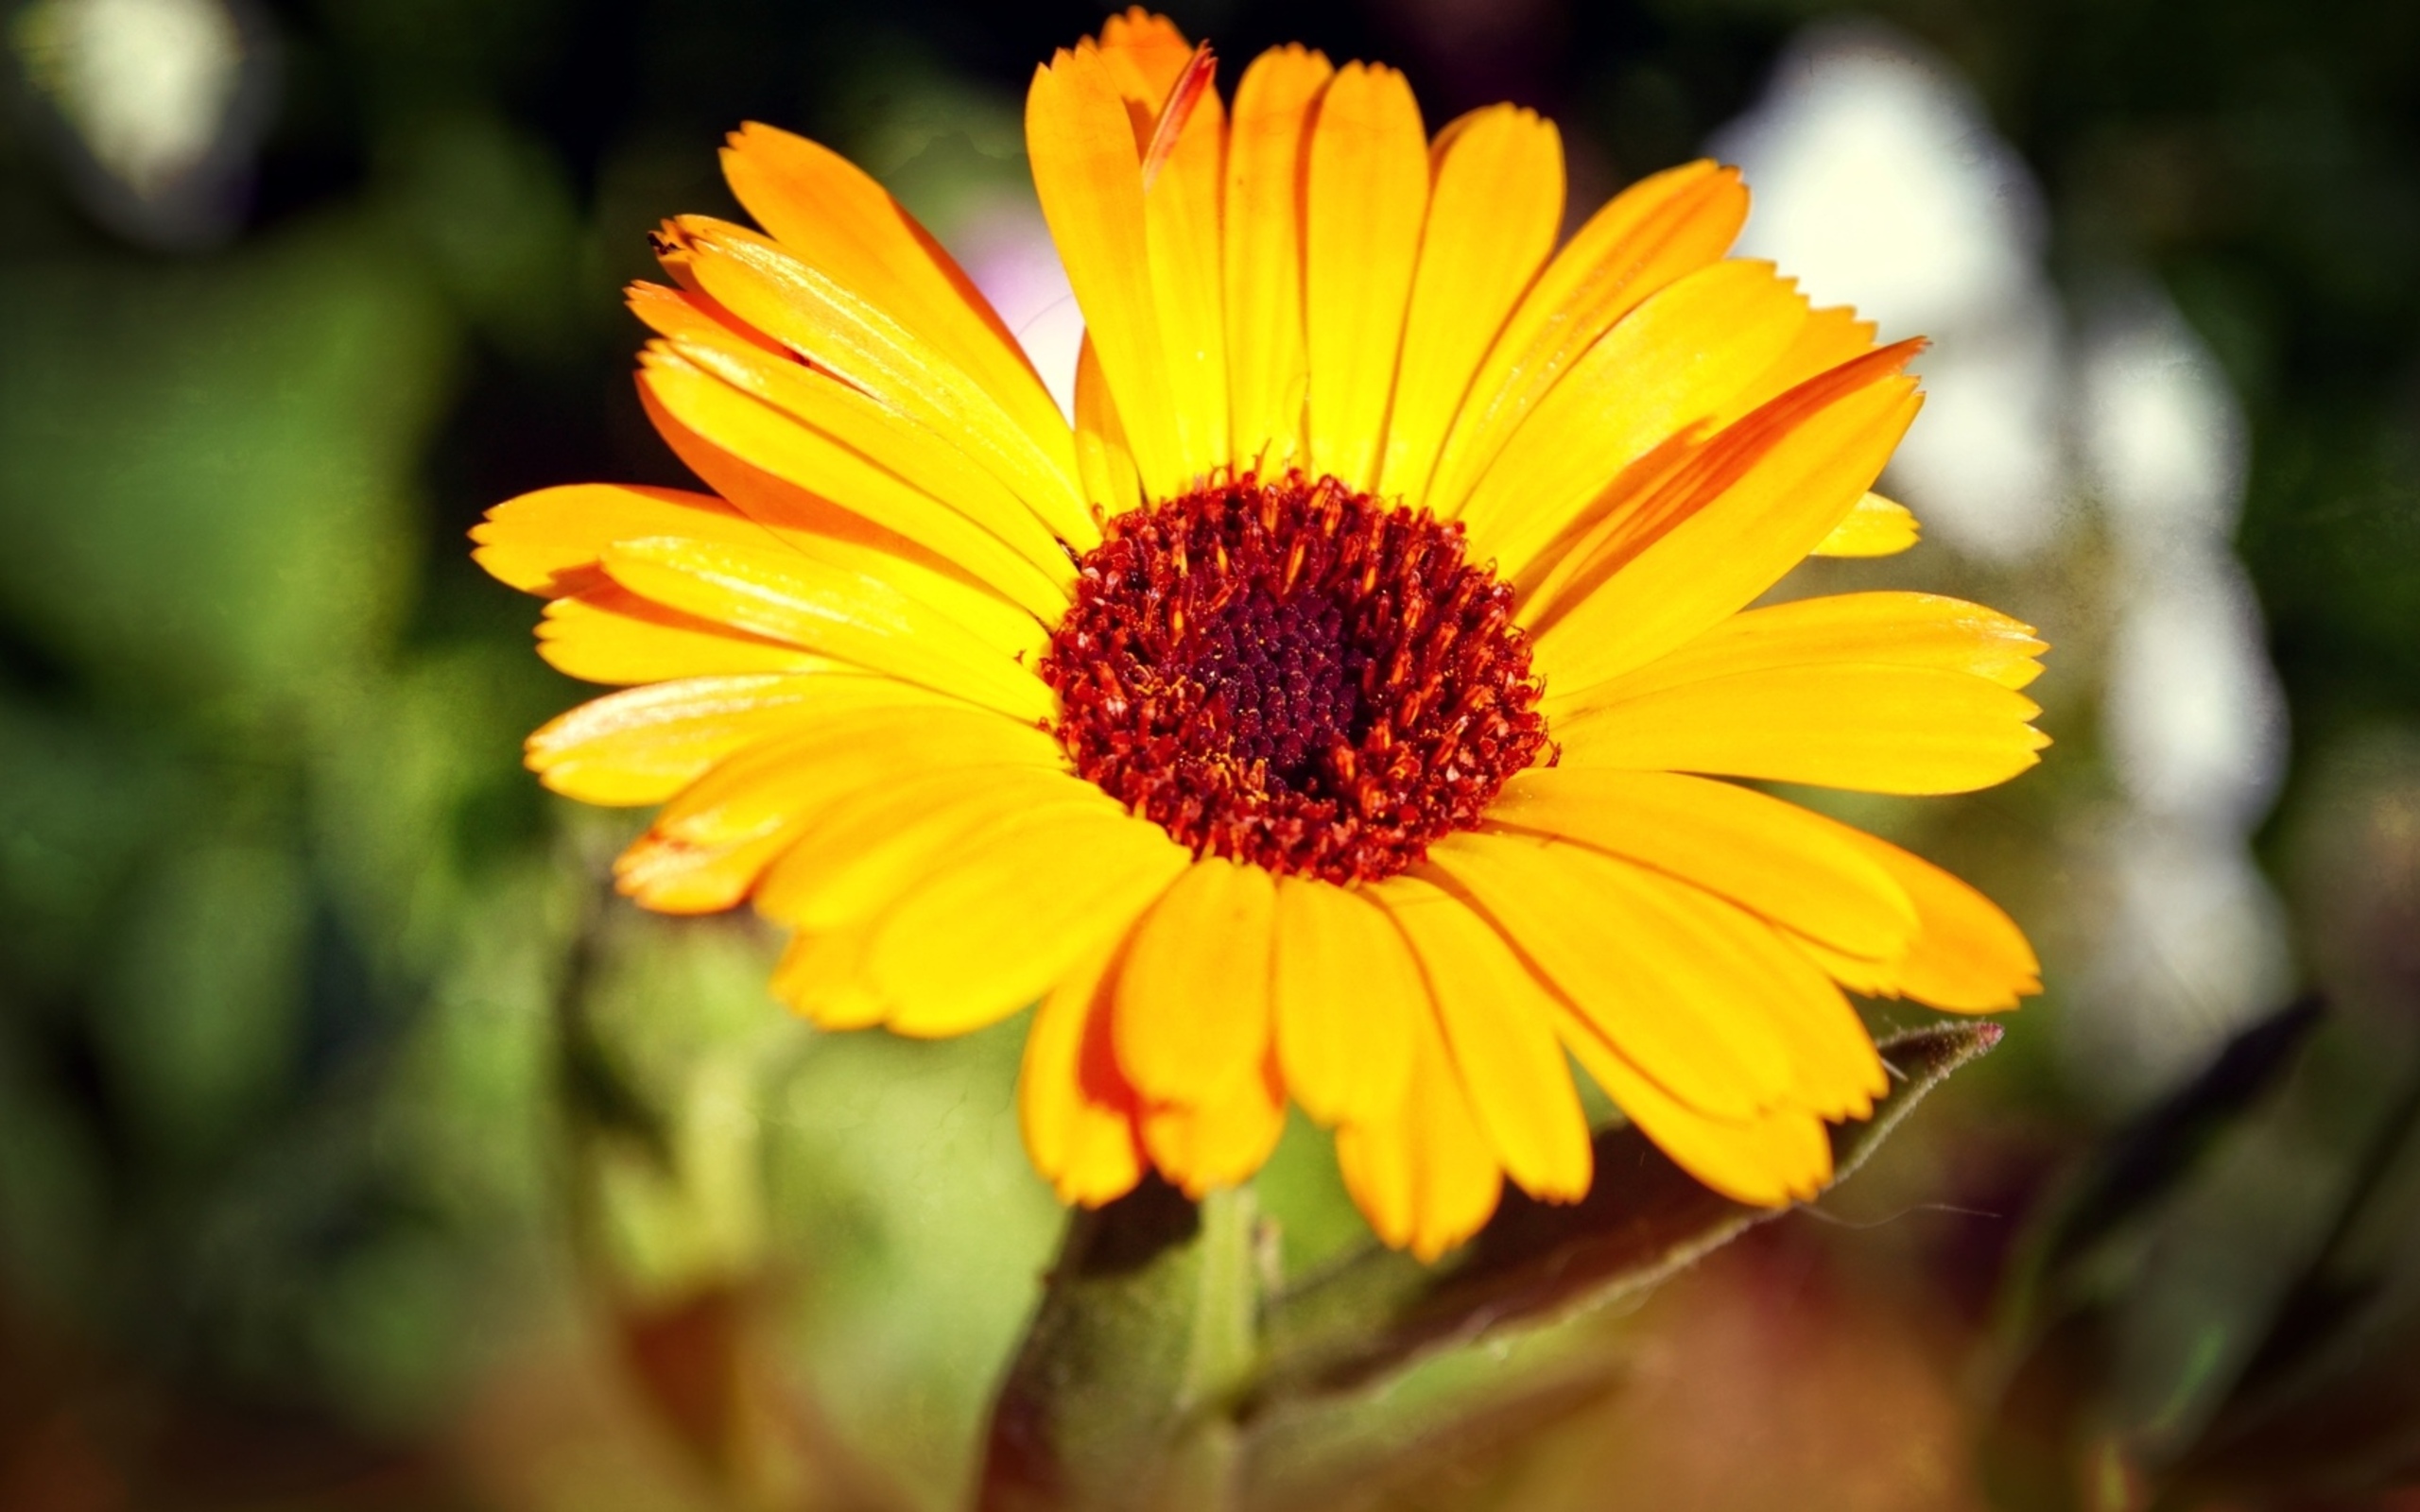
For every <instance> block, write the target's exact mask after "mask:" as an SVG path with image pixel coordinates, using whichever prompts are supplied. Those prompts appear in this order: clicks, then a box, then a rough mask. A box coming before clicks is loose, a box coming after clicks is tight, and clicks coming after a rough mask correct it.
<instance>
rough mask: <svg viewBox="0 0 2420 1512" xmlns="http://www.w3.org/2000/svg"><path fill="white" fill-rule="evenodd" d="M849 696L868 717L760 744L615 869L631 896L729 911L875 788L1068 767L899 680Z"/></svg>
mask: <svg viewBox="0 0 2420 1512" xmlns="http://www.w3.org/2000/svg"><path fill="white" fill-rule="evenodd" d="M842 695H845V696H847V697H848V698H850V699H852V700H854V701H855V703H856V705H857V706H856V707H851V708H837V707H836V708H833V709H831V710H828V711H827V712H825V713H823V714H822V715H821V717H818V718H816V719H813V720H811V721H808V722H807V723H805V724H804V726H803V727H800V728H798V729H796V730H793V731H792V732H790V733H787V734H783V735H778V736H774V737H770V738H768V739H764V740H760V741H757V742H755V743H753V744H752V745H751V746H749V747H745V748H744V749H742V750H741V751H739V752H738V753H737V754H736V755H734V756H732V757H730V758H729V759H727V760H725V761H723V762H722V763H720V764H719V765H717V766H715V767H714V768H712V769H711V770H709V771H708V772H707V773H706V774H705V775H704V776H702V777H700V778H699V779H698V780H697V781H696V782H693V783H691V784H690V785H689V786H688V787H686V788H684V789H683V791H682V792H681V793H680V795H679V796H678V797H676V798H675V799H673V800H672V801H671V802H670V803H668V804H666V806H665V809H664V812H663V813H661V814H659V815H658V816H656V819H655V822H654V824H653V825H651V826H650V827H649V828H648V833H646V834H645V835H643V836H641V837H640V838H639V840H638V841H637V842H636V843H635V844H633V845H632V846H631V848H630V850H629V851H625V852H624V853H623V855H622V857H621V859H620V860H618V861H616V862H615V863H614V876H615V878H616V880H617V882H618V883H619V885H621V887H622V890H623V891H624V892H626V893H628V894H630V895H631V897H633V898H635V899H637V900H638V901H639V902H641V903H642V904H644V905H645V906H647V907H649V908H655V909H660V910H664V911H666V912H673V913H697V912H706V911H711V910H715V909H721V908H728V907H731V906H733V905H734V904H735V903H737V902H739V901H740V900H741V899H743V898H745V897H746V896H747V895H748V893H749V891H750V889H751V888H752V887H753V886H754V885H756V882H757V879H758V878H759V877H760V876H762V875H763V873H764V871H765V869H766V868H768V867H769V866H770V865H771V864H772V863H773V862H774V861H775V859H777V858H778V857H779V856H780V855H781V854H782V852H783V851H786V850H787V849H788V847H789V846H790V845H792V844H793V843H795V842H796V840H797V839H798V837H799V836H800V834H802V833H804V831H805V830H806V829H807V828H808V826H810V825H811V824H813V823H814V822H816V821H817V820H818V819H820V818H821V817H822V816H824V815H825V814H826V813H828V812H829V811H830V809H831V807H832V805H834V804H836V803H839V802H844V801H847V800H848V799H850V798H851V797H853V796H854V795H856V794H858V793H861V792H862V791H864V790H865V789H866V788H867V787H869V786H870V785H873V784H875V783H878V782H888V781H895V780H896V779H897V777H898V775H899V774H900V773H902V772H912V771H916V770H919V769H923V768H926V767H945V766H949V765H1043V766H1051V765H1056V764H1057V763H1058V762H1059V761H1060V760H1062V759H1063V758H1062V757H1061V756H1060V754H1059V753H1058V751H1057V750H1056V746H1057V742H1055V741H1053V740H1051V739H1050V738H1049V737H1048V736H1047V735H1045V734H1043V733H1042V732H1041V731H1039V730H1034V729H1032V728H1031V727H1029V726H1025V725H1020V724H1017V723H1016V722H1014V721H1012V720H1009V719H1004V718H1002V717H1000V716H999V715H997V714H994V713H988V712H986V711H984V710H980V709H977V708H975V707H973V706H971V705H968V704H965V703H961V702H959V701H957V700H955V699H951V698H948V697H945V696H941V695H938V694H934V693H932V692H929V691H928V690H925V689H922V688H917V687H914V686H911V685H909V684H908V683H904V682H898V681H894V680H893V679H889V678H852V679H846V681H845V683H842V682H840V681H839V680H838V679H836V680H835V682H834V684H833V686H832V688H831V689H830V690H829V691H828V692H827V693H826V694H825V696H830V697H836V698H837V697H838V696H842Z"/></svg>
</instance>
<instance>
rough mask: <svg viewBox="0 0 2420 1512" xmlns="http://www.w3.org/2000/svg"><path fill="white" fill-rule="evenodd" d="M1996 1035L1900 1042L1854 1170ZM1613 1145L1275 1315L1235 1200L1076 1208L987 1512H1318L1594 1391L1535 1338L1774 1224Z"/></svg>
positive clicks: (1284, 1296)
mask: <svg viewBox="0 0 2420 1512" xmlns="http://www.w3.org/2000/svg"><path fill="white" fill-rule="evenodd" d="M1999 1038H2000V1030H1999V1027H1998V1026H1997V1024H1992V1023H1979V1022H1961V1023H1951V1024H1944V1025H1940V1026H1937V1027H1933V1028H1927V1029H1919V1030H1915V1031H1912V1032H1910V1033H1908V1034H1904V1035H1900V1036H1897V1037H1895V1038H1893V1039H1892V1040H1888V1041H1886V1042H1885V1043H1884V1045H1883V1046H1882V1047H1881V1048H1882V1051H1883V1054H1884V1057H1885V1058H1886V1059H1887V1060H1888V1061H1889V1063H1890V1064H1891V1066H1892V1067H1893V1070H1894V1072H1896V1073H1897V1085H1896V1086H1894V1087H1893V1089H1892V1091H1890V1093H1889V1094H1888V1095H1887V1096H1885V1097H1884V1098H1883V1099H1882V1100H1881V1101H1880V1102H1878V1103H1877V1104H1876V1108H1875V1114H1874V1117H1873V1118H1872V1119H1871V1120H1868V1121H1866V1122H1864V1123H1861V1124H1852V1125H1842V1126H1841V1127H1838V1128H1836V1129H1835V1130H1834V1131H1833V1147H1834V1160H1835V1164H1836V1167H1837V1171H1838V1176H1837V1177H1836V1179H1845V1178H1846V1177H1849V1176H1851V1175H1853V1174H1854V1173H1855V1172H1856V1170H1857V1168H1858V1166H1859V1165H1860V1164H1862V1163H1863V1161H1864V1160H1865V1158H1866V1156H1867V1155H1868V1154H1870V1153H1871V1152H1872V1151H1873V1149H1874V1148H1875V1147H1876V1145H1877V1144H1879V1143H1880V1142H1881V1141H1882V1140H1883V1139H1884V1138H1886V1137H1888V1135H1889V1134H1890V1132H1891V1131H1892V1129H1893V1127H1895V1126H1896V1125H1897V1124H1898V1122H1899V1121H1900V1120H1901V1119H1902V1118H1904V1117H1906V1116H1907V1113H1908V1111H1909V1110H1910V1108H1913V1107H1914V1106H1915V1105H1916V1104H1917V1103H1918V1102H1920V1101H1922V1100H1923V1098H1924V1097H1925V1095H1926V1094H1927V1092H1929V1091H1931V1090H1932V1089H1933V1088H1934V1087H1936V1086H1938V1085H1940V1083H1941V1082H1942V1081H1943V1079H1945V1077H1947V1076H1948V1075H1949V1074H1950V1073H1951V1072H1953V1071H1955V1070H1957V1069H1958V1068H1959V1067H1960V1066H1962V1065H1964V1064H1965V1063H1966V1062H1968V1061H1970V1060H1972V1059H1974V1058H1975V1057H1978V1056H1980V1055H1982V1054H1984V1053H1985V1052H1987V1051H1989V1050H1990V1049H1991V1047H1992V1046H1993V1045H1995V1044H1997V1042H1998V1040H1999ZM1596 1144H1597V1151H1596V1154H1597V1168H1598V1170H1599V1172H1601V1173H1608V1175H1606V1176H1604V1177H1601V1178H1600V1179H1599V1181H1598V1183H1597V1184H1596V1186H1595V1188H1594V1189H1593V1190H1592V1191H1591V1192H1590V1194H1589V1195H1588V1196H1587V1197H1586V1198H1584V1199H1582V1201H1581V1202H1578V1203H1575V1204H1572V1205H1570V1206H1567V1207H1556V1206H1549V1205H1547V1204H1544V1203H1536V1202H1530V1201H1528V1200H1526V1199H1522V1198H1520V1197H1518V1196H1513V1195H1508V1196H1507V1197H1506V1199H1505V1202H1504V1206H1503V1207H1502V1208H1501V1209H1500V1210H1499V1211H1498V1212H1497V1214H1496V1216H1495V1218H1494V1219H1493V1220H1491V1221H1490V1223H1489V1224H1488V1226H1487V1227H1486V1228H1485V1229H1481V1230H1480V1232H1479V1234H1478V1237H1477V1238H1476V1239H1474V1240H1473V1241H1472V1242H1471V1243H1470V1244H1468V1245H1466V1246H1463V1247H1462V1248H1461V1250H1459V1251H1457V1252H1456V1253H1455V1254H1453V1255H1452V1256H1449V1257H1448V1258H1447V1259H1446V1260H1444V1261H1443V1263H1439V1264H1436V1265H1423V1264H1421V1263H1419V1262H1417V1261H1415V1260H1412V1259H1411V1258H1409V1256H1406V1255H1403V1254H1401V1253H1399V1252H1397V1251H1394V1250H1391V1249H1387V1248H1384V1247H1381V1246H1374V1245H1373V1246H1371V1247H1369V1248H1367V1249H1366V1250H1363V1251H1362V1252H1360V1253H1358V1254H1357V1255H1355V1256H1352V1257H1350V1258H1348V1259H1347V1260H1345V1261H1344V1262H1342V1263H1340V1264H1338V1265H1336V1266H1334V1267H1333V1268H1331V1269H1330V1270H1329V1271H1328V1272H1327V1273H1326V1274H1324V1275H1323V1276H1322V1277H1320V1278H1318V1279H1317V1280H1313V1281H1311V1282H1309V1283H1308V1284H1305V1285H1303V1286H1299V1287H1296V1288H1294V1289H1292V1290H1290V1291H1281V1292H1278V1293H1276V1294H1275V1295H1274V1296H1273V1297H1271V1298H1270V1300H1269V1301H1268V1302H1267V1303H1266V1304H1265V1305H1264V1304H1262V1303H1260V1302H1259V1301H1258V1294H1259V1291H1260V1289H1261V1286H1262V1284H1263V1282H1262V1281H1261V1280H1259V1279H1258V1276H1257V1271H1258V1270H1259V1269H1263V1268H1270V1261H1271V1260H1273V1257H1274V1255H1275V1253H1276V1236H1275V1235H1274V1234H1267V1235H1265V1236H1264V1237H1263V1238H1262V1239H1261V1240H1260V1241H1259V1243H1258V1245H1257V1246H1255V1245H1254V1243H1253V1239H1252V1238H1251V1236H1250V1235H1249V1234H1248V1233H1247V1232H1246V1229H1247V1227H1248V1224H1247V1221H1246V1219H1245V1217H1244V1216H1243V1213H1244V1212H1245V1211H1246V1210H1245V1209H1244V1208H1242V1207H1241V1206H1240V1204H1241V1203H1242V1201H1243V1197H1242V1195H1241V1194H1225V1195H1223V1196H1220V1197H1218V1198H1216V1199H1214V1200H1213V1201H1212V1202H1211V1203H1210V1204H1209V1205H1208V1206H1206V1207H1204V1208H1201V1209H1196V1208H1195V1207H1194V1206H1193V1205H1192V1204H1189V1203H1187V1202H1185V1201H1184V1200H1183V1198H1182V1197H1180V1196H1178V1195H1177V1194H1175V1193H1173V1192H1171V1191H1170V1190H1169V1189H1167V1187H1165V1186H1162V1185H1159V1184H1156V1183H1152V1184H1147V1185H1146V1186H1144V1187H1142V1188H1140V1189H1138V1190H1137V1191H1136V1192H1135V1193H1134V1194H1132V1195H1130V1196H1128V1197H1126V1198H1124V1199H1121V1200H1120V1201H1118V1202H1115V1203H1113V1204H1111V1205H1110V1206H1108V1207H1106V1208H1104V1209H1102V1210H1100V1211H1098V1212H1086V1213H1079V1214H1078V1215H1077V1216H1076V1217H1075V1218H1074V1219H1073V1220H1072V1221H1071V1223H1070V1225H1069V1229H1068V1237H1067V1241H1066V1246H1065V1248H1064V1249H1063V1252H1062V1254H1061V1258H1060V1261H1059V1263H1058V1265H1057V1266H1056V1267H1055V1268H1054V1269H1053V1271H1052V1272H1051V1275H1050V1278H1049V1280H1048V1282H1047V1284H1046V1288H1045V1291H1044V1297H1043V1302H1042V1307H1041V1311H1040V1313H1039V1314H1038V1315H1037V1316H1036V1318H1035V1320H1034V1323H1033V1326H1032V1327H1031V1329H1030V1330H1029V1332H1028V1333H1027V1335H1026V1342H1025V1345H1024V1348H1023V1349H1022V1350H1021V1351H1020V1353H1019V1355H1018V1357H1017V1361H1016V1364H1015V1365H1014V1366H1012V1367H1011V1371H1010V1374H1009V1378H1008V1381H1007V1383H1006V1384H1005V1385H1003V1387H1002V1388H1001V1392H1000V1396H999V1399H998V1403H997V1405H996V1407H995V1408H994V1416H993V1420H992V1434H991V1442H990V1446H989V1451H988V1456H987V1459H986V1464H985V1470H984V1478H983V1499H982V1505H983V1506H984V1507H985V1508H986V1512H1023V1509H1027V1508H1042V1507H1069V1508H1077V1509H1083V1512H1091V1509H1096V1508H1128V1507H1133V1508H1142V1507H1156V1506H1170V1505H1187V1506H1192V1505H1200V1506H1211V1507H1228V1506H1247V1505H1248V1506H1253V1507H1261V1506H1278V1505H1289V1506H1290V1505H1303V1506H1317V1505H1322V1504H1325V1503H1327V1502H1328V1501H1330V1500H1332V1499H1333V1497H1334V1496H1335V1495H1337V1494H1340V1491H1341V1490H1342V1489H1343V1488H1346V1487H1350V1486H1356V1485H1365V1484H1366V1483H1367V1482H1368V1480H1369V1478H1370V1477H1371V1476H1372V1475H1374V1474H1376V1473H1378V1472H1379V1471H1380V1470H1382V1469H1386V1470H1397V1469H1401V1468H1402V1465H1403V1461H1404V1459H1405V1457H1406V1455H1407V1454H1409V1453H1411V1452H1414V1451H1426V1452H1433V1451H1435V1450H1436V1449H1437V1448H1438V1446H1440V1445H1442V1444H1447V1443H1451V1442H1454V1441H1457V1440H1458V1439H1459V1438H1461V1437H1462V1436H1464V1435H1485V1434H1486V1433H1487V1432H1489V1431H1490V1430H1491V1427H1493V1428H1495V1429H1496V1430H1499V1431H1500V1430H1501V1429H1503V1428H1505V1427H1508V1426H1510V1425H1513V1424H1516V1423H1524V1422H1529V1423H1534V1422H1536V1421H1537V1420H1539V1419H1540V1418H1541V1417H1545V1416H1547V1415H1550V1414H1552V1413H1554V1412H1556V1411H1560V1410H1564V1409H1567V1408H1569V1407H1572V1406H1576V1405H1578V1404H1580V1403H1582V1402H1584V1401H1586V1400H1591V1399H1592V1398H1593V1397H1594V1396H1595V1395H1596V1393H1598V1392H1599V1391H1600V1390H1601V1389H1602V1387H1603V1384H1604V1382H1605V1380H1606V1366H1605V1364H1604V1362H1603V1361H1602V1360H1601V1359H1587V1358H1582V1357H1580V1356H1577V1355H1575V1354H1574V1353H1573V1352H1572V1351H1570V1350H1569V1349H1564V1347H1563V1341H1561V1340H1558V1339H1555V1338H1552V1337H1548V1336H1547V1334H1546V1333H1544V1332H1541V1329H1540V1326H1541V1325H1543V1324H1546V1323H1547V1322H1550V1321H1552V1320H1554V1319H1556V1318H1558V1317H1563V1316H1568V1315H1570V1314H1574V1313H1575V1312H1578V1311H1580V1310H1582V1309H1587V1308H1591V1307H1601V1306H1603V1305H1604V1304H1606V1303H1608V1302H1610V1301H1613V1300H1615V1299H1616V1298H1619V1297H1626V1296H1632V1295H1635V1294H1637V1293H1639V1292H1642V1291H1644V1290H1646V1289H1647V1288H1649V1287H1651V1286H1653V1285H1654V1284H1656V1283H1657V1282H1658V1281H1661V1280H1665V1279H1666V1278H1668V1277H1669V1276H1670V1275H1672V1274H1673V1273H1674V1272H1675V1271H1677V1270H1679V1269H1681V1268H1682V1267H1684V1266H1685V1265H1687V1264H1688V1263H1690V1262H1691V1261H1693V1260H1695V1259H1696V1258H1698V1257H1699V1256H1701V1255H1703V1254H1704V1253H1705V1252H1706V1251H1708V1250H1710V1249H1713V1248H1715V1247H1717V1246H1720V1245H1722V1244H1724V1243H1727V1242H1728V1241H1729V1240H1731V1239H1732V1238H1734V1237H1736V1236H1737V1235H1738V1234H1739V1233H1740V1232H1741V1231H1743V1230H1744V1229H1748V1228H1749V1227H1751V1226H1752V1225H1755V1224H1756V1223H1760V1222H1763V1221H1765V1220H1766V1219H1768V1218H1771V1217H1773V1216H1776V1215H1777V1214H1776V1211H1774V1210H1768V1209H1760V1208H1748V1207H1743V1206H1741V1205H1739V1204H1737V1203H1735V1202H1732V1201H1730V1200H1729V1199H1727V1198H1725V1197H1722V1196H1720V1195H1719V1194H1716V1193H1714V1192H1713V1191H1711V1190H1709V1189H1708V1188H1706V1187H1704V1186H1703V1185H1701V1184H1699V1183H1698V1182H1697V1181H1695V1180H1694V1179H1692V1178H1691V1177H1688V1176H1687V1175H1685V1173H1683V1172H1682V1171H1681V1170H1680V1168H1679V1167H1677V1166H1675V1165H1673V1164H1672V1163H1671V1162H1670V1161H1669V1160H1667V1159H1666V1158H1665V1157H1664V1156H1663V1154H1662V1153H1661V1152H1660V1151H1658V1150H1656V1149H1655V1147H1654V1146H1653V1145H1652V1144H1651V1143H1649V1142H1648V1140H1647V1139H1646V1138H1645V1137H1644V1136H1643V1135H1641V1134H1640V1133H1638V1131H1637V1130H1636V1129H1634V1128H1633V1127H1630V1126H1629V1125H1622V1126H1619V1127H1616V1128H1611V1129H1608V1130H1606V1131H1605V1132H1603V1133H1601V1134H1599V1136H1598V1137H1597V1141H1596ZM1616 1172H1618V1173H1620V1175H1619V1176H1618V1177H1615V1176H1612V1175H1610V1173H1616ZM1781 1211H1787V1210H1781ZM1255 1247H1258V1248H1259V1249H1260V1250H1261V1252H1262V1254H1263V1256H1264V1257H1265V1258H1264V1259H1262V1260H1261V1261H1259V1262H1258V1263H1255V1261H1254V1259H1253V1249H1254V1248H1255ZM1499 1336H1501V1337H1499ZM1354 1388H1363V1389H1359V1390H1356V1389H1354Z"/></svg>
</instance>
